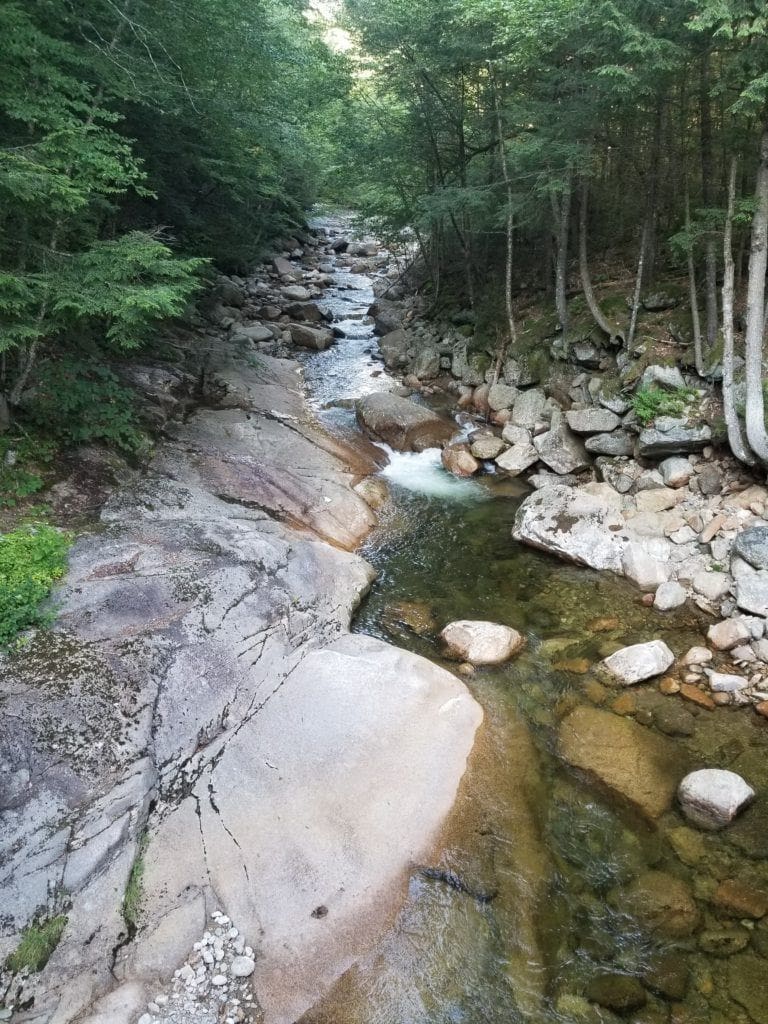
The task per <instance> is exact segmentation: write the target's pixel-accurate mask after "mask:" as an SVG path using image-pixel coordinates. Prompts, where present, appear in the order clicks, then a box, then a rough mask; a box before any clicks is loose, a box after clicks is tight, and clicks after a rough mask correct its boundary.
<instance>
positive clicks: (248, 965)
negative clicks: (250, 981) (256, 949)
mask: <svg viewBox="0 0 768 1024" xmlns="http://www.w3.org/2000/svg"><path fill="white" fill-rule="evenodd" d="M255 968H256V961H255V960H253V959H252V958H251V957H250V956H236V957H235V958H234V960H233V961H232V965H231V967H230V968H229V971H230V974H231V975H232V977H233V978H250V976H251V975H252V974H253V972H254V970H255Z"/></svg>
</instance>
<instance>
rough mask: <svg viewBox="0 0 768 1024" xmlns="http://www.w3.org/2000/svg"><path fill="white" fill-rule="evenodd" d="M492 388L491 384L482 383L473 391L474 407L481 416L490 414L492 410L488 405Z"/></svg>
mask: <svg viewBox="0 0 768 1024" xmlns="http://www.w3.org/2000/svg"><path fill="white" fill-rule="evenodd" d="M490 390H491V387H490V384H481V385H480V386H479V387H477V388H475V390H474V391H473V392H472V407H473V408H474V410H475V412H478V413H480V415H481V416H488V414H489V413H490V411H491V407H490V405H488V393H489V391H490Z"/></svg>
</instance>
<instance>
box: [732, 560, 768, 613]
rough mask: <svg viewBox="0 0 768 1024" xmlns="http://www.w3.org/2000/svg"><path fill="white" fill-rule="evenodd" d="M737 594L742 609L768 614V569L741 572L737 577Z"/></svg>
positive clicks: (737, 601)
mask: <svg viewBox="0 0 768 1024" xmlns="http://www.w3.org/2000/svg"><path fill="white" fill-rule="evenodd" d="M750 568H751V567H750ZM735 595H736V604H737V605H738V606H739V608H741V610H742V611H745V612H749V613H750V614H752V615H763V616H768V569H760V570H752V571H750V572H743V573H741V574H740V575H739V576H738V578H737V579H736V583H735Z"/></svg>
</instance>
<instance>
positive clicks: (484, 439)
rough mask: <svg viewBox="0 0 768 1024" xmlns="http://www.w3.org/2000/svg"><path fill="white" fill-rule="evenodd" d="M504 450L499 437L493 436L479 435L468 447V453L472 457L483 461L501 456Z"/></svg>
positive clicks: (504, 446)
mask: <svg viewBox="0 0 768 1024" xmlns="http://www.w3.org/2000/svg"><path fill="white" fill-rule="evenodd" d="M505 448H506V445H505V444H504V442H503V441H502V440H501V438H500V437H496V435H495V434H480V436H479V437H476V438H475V439H474V440H473V441H472V444H471V445H470V451H471V452H472V454H473V455H474V457H475V458H476V459H481V460H483V461H485V460H487V459H495V458H496V456H497V455H501V453H502V452H503V451H504V449H505Z"/></svg>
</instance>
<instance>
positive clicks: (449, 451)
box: [440, 444, 480, 477]
mask: <svg viewBox="0 0 768 1024" xmlns="http://www.w3.org/2000/svg"><path fill="white" fill-rule="evenodd" d="M440 458H441V461H442V463H443V466H444V467H445V469H447V470H448V472H449V473H453V475H454V476H458V477H468V476H474V475H475V473H477V472H478V471H479V469H480V463H479V462H478V461H477V459H476V458H475V457H474V455H472V452H471V451H470V450H469V445H468V444H449V445H446V447H445V448H443V450H442V452H441V455H440Z"/></svg>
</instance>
